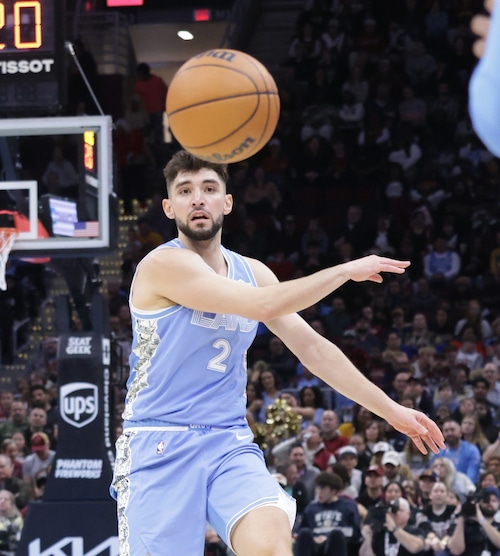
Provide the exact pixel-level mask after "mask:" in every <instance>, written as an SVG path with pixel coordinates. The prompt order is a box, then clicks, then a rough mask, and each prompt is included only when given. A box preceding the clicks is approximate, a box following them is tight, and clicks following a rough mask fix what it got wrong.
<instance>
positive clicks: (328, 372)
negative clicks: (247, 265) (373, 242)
mask: <svg viewBox="0 0 500 556" xmlns="http://www.w3.org/2000/svg"><path fill="white" fill-rule="evenodd" d="M253 269H254V274H255V276H256V278H257V281H258V283H259V284H262V285H266V284H270V283H273V282H274V281H275V280H276V278H275V276H274V275H273V273H272V272H271V271H270V270H269V269H268V268H267V267H264V266H263V265H257V264H254V265H253ZM266 325H267V326H268V327H269V329H270V330H271V331H272V332H273V333H274V334H276V335H277V336H279V337H280V338H281V339H282V340H283V342H284V343H285V344H286V345H287V346H288V348H289V349H290V350H291V351H292V352H293V353H294V354H295V355H296V356H297V357H298V359H299V360H300V361H301V362H302V363H303V364H304V365H305V366H306V367H307V368H308V369H309V370H310V371H311V372H312V373H314V374H315V375H316V376H318V377H319V378H321V379H322V380H323V381H324V382H326V383H327V384H329V385H330V386H331V387H332V388H334V389H335V390H337V391H338V392H340V393H341V394H343V395H344V396H347V397H348V398H350V399H352V400H354V401H355V402H356V403H358V404H360V405H362V406H364V407H366V408H367V409H369V410H370V411H372V412H373V413H375V414H376V415H378V416H379V417H381V418H382V419H385V420H386V421H388V422H389V423H390V424H391V425H392V426H393V427H394V428H395V429H397V430H398V431H400V432H402V433H403V434H406V435H407V436H409V437H410V438H411V439H412V440H413V442H414V443H415V445H416V446H417V448H418V449H419V450H420V451H421V452H422V453H424V454H425V453H427V448H426V446H427V447H428V448H430V450H432V451H433V452H435V453H437V452H438V451H439V450H440V449H443V448H444V447H445V445H444V439H443V435H442V434H441V431H440V429H439V427H438V426H437V425H436V423H434V421H432V420H431V419H429V418H428V417H427V416H426V415H425V414H424V413H421V412H420V411H415V410H413V409H409V408H407V407H403V406H401V405H400V404H398V403H396V402H395V401H394V400H392V399H391V398H389V396H387V395H386V394H385V393H384V392H383V391H382V390H381V389H380V388H378V387H377V386H375V384H373V383H372V382H370V381H369V380H368V379H367V378H366V377H365V376H364V375H363V374H362V373H361V372H360V371H359V370H358V369H356V367H355V366H354V365H353V364H352V363H351V361H350V360H349V359H348V358H347V357H346V356H345V355H344V353H342V351H341V350H340V349H339V348H338V347H337V346H336V345H334V344H333V343H332V342H330V341H328V340H327V339H326V338H323V337H322V336H320V335H319V334H318V333H317V332H315V331H314V330H313V329H312V328H311V327H310V326H309V325H308V324H307V323H306V322H305V321H304V320H303V319H302V318H301V317H300V316H299V315H297V314H293V315H286V316H283V317H280V318H277V319H275V320H272V321H270V322H266Z"/></svg>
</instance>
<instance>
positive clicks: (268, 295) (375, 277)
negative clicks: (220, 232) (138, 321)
mask: <svg viewBox="0 0 500 556" xmlns="http://www.w3.org/2000/svg"><path fill="white" fill-rule="evenodd" d="M409 264H410V263H409V262H408V261H397V260H394V259H389V258H386V257H378V256H376V255H369V256H368V257H363V258H361V259H356V260H354V261H349V262H347V263H343V264H340V265H337V266H334V267H331V268H327V269H325V270H321V271H319V272H316V273H315V274H312V275H310V276H306V277H303V278H298V279H296V280H290V281H288V282H282V283H273V284H269V285H266V286H260V287H252V286H250V285H249V284H246V283H243V282H237V281H235V280H231V279H228V278H226V277H225V276H222V275H220V274H217V273H215V272H213V271H212V270H211V269H210V267H209V266H208V265H207V264H206V263H205V262H204V260H203V259H202V258H201V257H200V256H199V255H198V254H197V253H195V252H193V251H191V250H188V249H169V248H164V249H157V250H155V251H152V252H151V253H149V254H148V255H147V256H146V257H145V258H144V259H143V260H142V261H141V263H140V264H139V266H138V268H137V273H136V277H135V279H134V284H133V289H132V303H133V304H134V306H136V307H137V308H139V309H143V310H158V309H161V308H163V307H165V306H168V305H172V304H179V305H183V306H185V307H189V308H190V309H196V310H199V311H206V312H211V313H223V314H237V315H241V316H243V317H247V318H249V319H253V320H257V321H261V322H266V321H270V320H273V319H275V318H278V317H280V316H283V315H287V314H291V313H296V312H298V311H301V310H303V309H305V308H306V307H310V306H311V305H314V304H315V303H317V302H318V301H320V300H321V299H323V298H324V297H326V296H327V295H329V294H330V293H331V292H333V291H334V290H336V289H337V288H339V287H340V286H341V285H342V284H344V283H345V282H347V281H348V280H355V281H358V282H361V281H365V280H371V281H373V282H378V283H380V282H382V276H381V273H382V272H391V273H395V274H402V273H403V272H404V271H405V269H406V268H407V267H408V266H409Z"/></svg>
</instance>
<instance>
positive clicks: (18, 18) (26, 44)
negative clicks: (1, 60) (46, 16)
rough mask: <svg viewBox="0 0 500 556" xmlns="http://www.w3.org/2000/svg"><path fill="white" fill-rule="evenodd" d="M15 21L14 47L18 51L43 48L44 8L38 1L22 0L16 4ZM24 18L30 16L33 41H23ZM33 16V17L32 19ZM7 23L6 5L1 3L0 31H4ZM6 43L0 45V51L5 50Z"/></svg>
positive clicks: (14, 7)
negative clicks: (22, 26)
mask: <svg viewBox="0 0 500 556" xmlns="http://www.w3.org/2000/svg"><path fill="white" fill-rule="evenodd" d="M12 16H13V19H14V46H15V48H18V49H24V48H33V49H36V48H40V46H42V6H41V4H40V2H39V1H37V0H22V1H19V2H14V5H13V13H12ZM23 16H28V18H29V24H31V25H33V31H34V33H33V35H32V36H33V37H34V38H33V40H30V41H23V38H22V37H21V25H25V23H24V22H23ZM30 16H32V17H30ZM6 23H7V18H6V16H5V4H4V3H3V2H0V29H3V28H4V27H5V25H6ZM5 46H6V45H5V43H0V50H3V49H4V48H5Z"/></svg>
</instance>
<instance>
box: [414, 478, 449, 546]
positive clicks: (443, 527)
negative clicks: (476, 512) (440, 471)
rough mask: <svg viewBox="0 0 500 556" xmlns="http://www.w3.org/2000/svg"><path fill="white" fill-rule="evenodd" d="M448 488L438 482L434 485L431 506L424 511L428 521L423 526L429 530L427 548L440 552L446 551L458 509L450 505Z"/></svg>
mask: <svg viewBox="0 0 500 556" xmlns="http://www.w3.org/2000/svg"><path fill="white" fill-rule="evenodd" d="M448 493H449V491H448V487H447V486H446V485H445V483H443V482H441V481H437V482H435V483H434V484H433V485H432V489H431V492H430V495H429V502H430V503H429V504H428V505H427V506H425V507H424V508H423V509H422V513H423V515H424V516H425V518H426V521H425V522H424V523H422V524H421V527H422V529H424V531H425V530H427V535H426V537H425V542H426V546H427V547H430V548H432V549H433V550H434V552H439V551H443V550H446V548H447V544H448V541H449V535H448V532H449V531H450V528H451V526H452V524H453V523H454V521H455V518H456V516H455V512H456V510H457V507H456V506H455V505H453V504H449V503H448Z"/></svg>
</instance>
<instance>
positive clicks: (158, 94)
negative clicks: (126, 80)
mask: <svg viewBox="0 0 500 556" xmlns="http://www.w3.org/2000/svg"><path fill="white" fill-rule="evenodd" d="M136 72H137V79H136V81H135V82H134V85H133V92H134V93H137V94H138V95H140V97H141V98H142V102H143V104H144V108H145V109H146V112H147V113H148V114H149V125H148V135H149V137H148V139H149V141H150V142H151V143H152V144H153V145H156V146H158V145H162V144H163V143H164V141H165V139H164V130H163V114H164V112H165V103H166V99H167V91H168V86H167V84H166V83H165V81H164V80H163V79H162V78H161V77H160V76H158V75H155V74H154V73H151V68H150V67H149V65H148V64H146V63H144V62H142V63H140V64H139V65H138V66H137V69H136Z"/></svg>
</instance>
